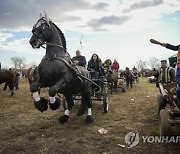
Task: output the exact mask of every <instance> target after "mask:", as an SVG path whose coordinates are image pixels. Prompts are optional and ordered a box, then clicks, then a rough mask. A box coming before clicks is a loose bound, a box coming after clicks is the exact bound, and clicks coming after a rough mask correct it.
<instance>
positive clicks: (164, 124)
mask: <svg viewBox="0 0 180 154" xmlns="http://www.w3.org/2000/svg"><path fill="white" fill-rule="evenodd" d="M168 119H169V113H168V111H167V110H165V109H162V110H161V111H160V117H159V132H160V136H171V135H173V134H172V129H171V125H170V123H169V122H168Z"/></svg>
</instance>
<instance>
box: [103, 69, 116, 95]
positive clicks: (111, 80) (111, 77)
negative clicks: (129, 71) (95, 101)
mask: <svg viewBox="0 0 180 154" xmlns="http://www.w3.org/2000/svg"><path fill="white" fill-rule="evenodd" d="M106 79H107V83H108V86H109V88H110V90H111V94H112V92H113V90H114V91H115V92H117V83H118V74H117V72H116V71H113V70H110V69H107V74H106Z"/></svg>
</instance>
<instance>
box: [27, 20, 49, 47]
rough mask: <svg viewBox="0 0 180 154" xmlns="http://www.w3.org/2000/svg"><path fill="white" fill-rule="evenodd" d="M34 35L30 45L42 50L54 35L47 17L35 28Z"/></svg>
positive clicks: (38, 22)
mask: <svg viewBox="0 0 180 154" xmlns="http://www.w3.org/2000/svg"><path fill="white" fill-rule="evenodd" d="M32 33H33V35H32V37H31V39H30V41H29V43H30V44H31V46H32V47H33V48H40V46H42V45H43V44H44V43H45V42H47V41H48V40H49V39H50V37H51V35H52V31H51V28H50V23H49V21H48V20H47V19H46V18H45V17H41V18H40V19H39V20H38V21H37V23H36V24H35V25H34V26H33V29H32Z"/></svg>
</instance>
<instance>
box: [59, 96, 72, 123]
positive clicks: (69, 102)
mask: <svg viewBox="0 0 180 154" xmlns="http://www.w3.org/2000/svg"><path fill="white" fill-rule="evenodd" d="M65 98H66V101H67V109H66V110H65V112H64V115H62V116H61V117H60V118H59V122H60V123H61V124H64V123H67V122H68V119H69V114H70V111H71V109H72V107H73V105H74V100H73V95H72V94H68V95H65Z"/></svg>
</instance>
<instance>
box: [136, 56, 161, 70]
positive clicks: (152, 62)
mask: <svg viewBox="0 0 180 154" xmlns="http://www.w3.org/2000/svg"><path fill="white" fill-rule="evenodd" d="M159 67H160V60H159V59H158V58H156V57H151V58H150V59H149V61H144V60H139V61H138V62H137V68H138V69H139V70H145V69H148V68H150V69H152V68H159Z"/></svg>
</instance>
